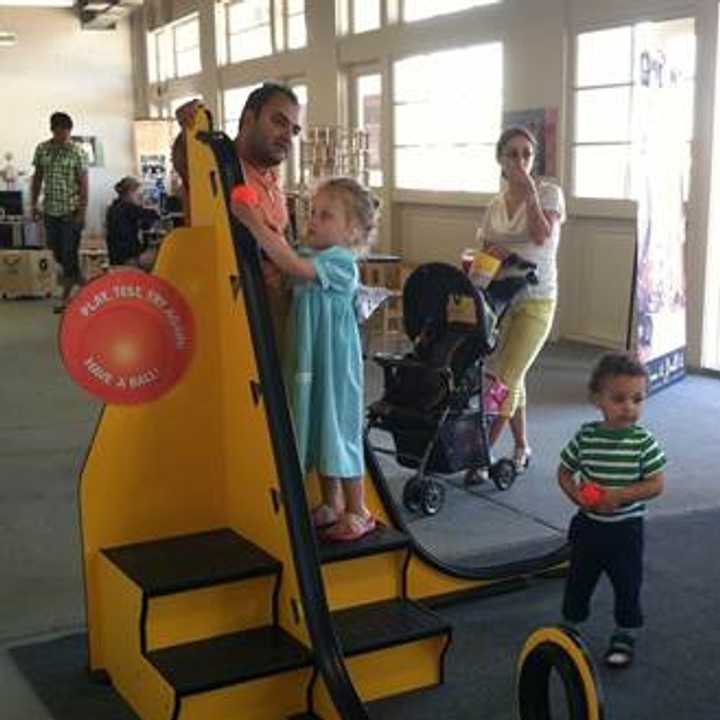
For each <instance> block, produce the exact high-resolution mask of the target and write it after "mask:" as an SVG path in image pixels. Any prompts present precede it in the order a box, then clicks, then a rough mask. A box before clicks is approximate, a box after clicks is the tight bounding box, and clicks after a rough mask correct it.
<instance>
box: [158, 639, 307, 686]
mask: <svg viewBox="0 0 720 720" xmlns="http://www.w3.org/2000/svg"><path fill="white" fill-rule="evenodd" d="M147 659H148V661H149V662H150V663H151V664H152V665H153V666H154V667H155V668H156V669H157V671H158V672H159V673H160V674H161V675H162V676H163V678H164V679H165V680H166V681H167V683H168V684H169V685H170V686H171V687H172V688H173V689H174V690H175V692H176V694H177V695H178V696H180V697H183V696H186V695H195V694H197V693H202V692H208V691H211V690H216V689H218V688H223V687H228V686H229V685H235V684H237V683H244V682H249V681H252V680H257V679H258V678H263V677H269V676H272V675H277V674H279V673H284V672H288V671H290V670H297V669H300V668H306V667H310V665H311V664H312V657H311V655H310V652H309V651H308V649H307V648H306V647H305V646H304V645H302V644H301V643H299V642H298V641H297V640H295V639H294V638H293V637H292V636H290V635H288V633H286V632H285V631H284V630H281V629H280V628H276V627H272V626H268V627H262V628H257V629H254V630H246V631H244V632H239V633H232V634H230V635H222V636H220V637H216V638H211V639H209V640H200V641H198V642H192V643H187V644H185V645H176V646H175V647H169V648H164V649H162V650H155V651H153V652H150V653H148V656H147Z"/></svg>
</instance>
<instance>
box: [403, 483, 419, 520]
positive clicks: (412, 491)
mask: <svg viewBox="0 0 720 720" xmlns="http://www.w3.org/2000/svg"><path fill="white" fill-rule="evenodd" d="M423 482H424V480H423V479H422V478H421V477H419V476H417V475H414V476H413V477H411V478H410V479H409V480H408V481H407V482H406V483H405V486H404V487H403V493H402V501H403V505H404V506H405V509H406V510H407V511H408V512H411V513H416V512H418V511H419V510H420V502H421V494H422V484H423Z"/></svg>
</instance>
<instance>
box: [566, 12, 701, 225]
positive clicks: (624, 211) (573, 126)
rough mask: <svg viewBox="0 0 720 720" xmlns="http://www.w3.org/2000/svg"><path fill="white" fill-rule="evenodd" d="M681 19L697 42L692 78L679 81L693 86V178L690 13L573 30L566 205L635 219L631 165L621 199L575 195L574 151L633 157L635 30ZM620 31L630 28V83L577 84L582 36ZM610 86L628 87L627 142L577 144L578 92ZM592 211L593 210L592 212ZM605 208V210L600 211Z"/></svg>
mask: <svg viewBox="0 0 720 720" xmlns="http://www.w3.org/2000/svg"><path fill="white" fill-rule="evenodd" d="M680 20H688V21H692V22H693V29H694V36H695V41H696V50H695V53H696V54H695V62H694V69H693V75H692V77H691V78H685V79H683V80H682V81H681V82H690V83H692V88H693V124H692V125H693V127H692V130H693V132H692V137H691V138H690V139H689V140H687V142H688V144H689V148H690V158H691V166H690V172H689V179H690V180H691V179H692V175H693V171H692V147H693V143H694V140H695V132H696V129H697V128H696V124H695V122H694V119H695V112H696V108H697V98H698V88H697V78H698V59H699V58H698V50H697V40H698V27H697V17H696V16H694V15H692V14H687V13H686V12H685V13H678V14H676V15H671V16H658V17H653V18H652V19H649V20H647V21H640V20H637V19H634V20H626V21H624V22H618V23H616V24H607V25H600V26H592V27H587V28H576V29H574V30H573V36H574V42H573V44H572V58H571V63H572V65H571V72H570V73H569V77H570V82H569V95H570V98H571V100H570V114H569V117H570V123H569V136H568V137H569V141H568V143H567V149H568V152H567V159H566V171H567V173H566V177H567V178H568V179H569V188H570V192H569V193H568V195H569V197H568V200H569V204H570V205H571V206H572V207H574V208H577V212H580V213H581V214H586V213H591V214H592V213H594V212H596V211H597V210H598V209H599V208H600V209H601V211H600V214H602V215H603V216H606V215H607V216H608V217H611V216H617V217H634V212H635V207H636V199H635V197H633V183H634V178H633V174H632V166H631V165H629V166H628V171H627V173H626V178H625V181H624V184H625V187H624V190H623V196H622V197H621V198H617V197H608V196H606V195H603V196H588V195H578V194H576V184H577V164H576V161H575V155H576V153H575V151H576V148H578V147H593V146H594V147H626V148H627V149H628V153H629V157H630V158H632V156H633V149H634V146H635V144H636V140H635V136H634V122H635V119H634V113H635V108H636V103H637V91H638V89H639V83H638V72H637V70H638V68H637V67H636V53H637V28H638V26H640V25H642V24H644V22H649V23H651V24H659V25H661V24H663V23H666V22H674V21H680ZM623 28H629V29H630V31H631V42H630V53H631V55H630V59H629V60H630V63H631V64H630V81H629V82H628V83H607V84H604V85H582V86H580V85H578V70H579V67H578V61H579V41H580V36H581V35H586V34H590V33H595V32H603V31H605V30H620V29H623ZM612 87H629V88H630V104H629V107H628V116H629V117H628V120H627V127H628V130H629V140H628V141H626V142H625V141H606V142H577V140H576V138H577V131H578V103H577V98H578V93H579V92H582V91H584V90H594V89H603V88H612ZM593 208H594V209H593ZM602 208H604V209H602Z"/></svg>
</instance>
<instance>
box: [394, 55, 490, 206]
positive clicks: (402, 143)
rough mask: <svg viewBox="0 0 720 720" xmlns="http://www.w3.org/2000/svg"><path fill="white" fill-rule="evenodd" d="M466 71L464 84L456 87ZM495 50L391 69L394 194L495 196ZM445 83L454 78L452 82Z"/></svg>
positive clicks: (416, 60)
mask: <svg viewBox="0 0 720 720" xmlns="http://www.w3.org/2000/svg"><path fill="white" fill-rule="evenodd" d="M469 68H482V72H481V73H480V72H473V73H471V76H472V80H471V81H470V82H471V85H466V84H464V83H463V78H465V77H468V69H469ZM502 75H503V73H502V44H501V43H489V44H486V45H474V46H471V47H466V48H458V49H455V50H448V51H443V52H436V53H432V54H429V55H416V56H414V57H410V58H407V59H405V60H400V61H398V62H396V63H395V65H394V98H393V116H394V135H395V138H394V158H395V184H396V186H397V187H398V188H408V189H410V188H412V189H420V190H455V191H457V190H459V191H470V192H496V191H497V189H498V185H499V173H498V168H497V163H496V162H495V154H494V148H495V142H496V140H497V137H498V135H499V133H500V125H501V117H502V95H503V79H502ZM452 79H455V81H454V82H453V81H452Z"/></svg>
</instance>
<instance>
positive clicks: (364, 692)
mask: <svg viewBox="0 0 720 720" xmlns="http://www.w3.org/2000/svg"><path fill="white" fill-rule="evenodd" d="M445 642H446V640H445V638H444V637H437V638H428V639H426V640H419V641H417V642H413V643H406V644H405V645H398V646H395V647H391V648H386V649H385V650H378V651H377V652H371V653H365V654H363V655H357V656H355V657H352V658H346V659H345V664H346V665H347V668H348V671H349V673H350V676H351V678H352V680H353V684H354V685H355V689H356V690H357V691H358V693H359V695H360V697H361V698H362V700H363V701H364V702H370V701H372V700H377V699H379V698H383V697H388V696H390V695H397V694H399V693H403V692H409V691H411V690H417V689H419V688H424V687H430V686H433V685H437V684H438V683H439V682H440V680H441V675H440V670H441V666H440V660H441V657H442V651H443V648H444V647H445ZM315 706H316V710H315V711H316V713H317V714H318V715H320V716H321V717H323V718H330V717H337V715H336V714H334V713H335V710H334V708H333V706H332V702H331V701H330V699H329V696H328V693H327V689H326V687H325V684H324V682H322V681H319V682H318V685H317V687H316V690H315Z"/></svg>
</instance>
